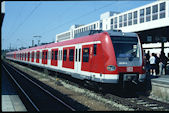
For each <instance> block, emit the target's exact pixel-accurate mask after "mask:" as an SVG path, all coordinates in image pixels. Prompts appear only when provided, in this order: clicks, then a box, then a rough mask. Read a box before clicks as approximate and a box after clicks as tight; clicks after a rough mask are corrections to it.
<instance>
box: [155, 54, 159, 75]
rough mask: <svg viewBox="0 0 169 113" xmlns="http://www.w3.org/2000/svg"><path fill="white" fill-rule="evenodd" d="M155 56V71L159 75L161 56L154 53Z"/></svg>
mask: <svg viewBox="0 0 169 113" xmlns="http://www.w3.org/2000/svg"><path fill="white" fill-rule="evenodd" d="M154 55H155V56H154V57H155V64H156V65H155V72H156V75H159V63H160V58H159V57H158V56H157V54H154Z"/></svg>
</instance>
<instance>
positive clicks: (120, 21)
mask: <svg viewBox="0 0 169 113" xmlns="http://www.w3.org/2000/svg"><path fill="white" fill-rule="evenodd" d="M122 21H123V20H122V16H119V28H120V27H122Z"/></svg>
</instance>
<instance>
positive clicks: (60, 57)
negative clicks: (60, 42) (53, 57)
mask: <svg viewBox="0 0 169 113" xmlns="http://www.w3.org/2000/svg"><path fill="white" fill-rule="evenodd" d="M62 49H63V48H62V47H60V48H59V51H58V67H59V68H60V69H61V68H62V56H63V55H62V54H63V52H62V51H63V50H62Z"/></svg>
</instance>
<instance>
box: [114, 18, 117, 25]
mask: <svg viewBox="0 0 169 113" xmlns="http://www.w3.org/2000/svg"><path fill="white" fill-rule="evenodd" d="M114 28H117V17H115V18H114Z"/></svg>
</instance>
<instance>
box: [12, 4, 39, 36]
mask: <svg viewBox="0 0 169 113" xmlns="http://www.w3.org/2000/svg"><path fill="white" fill-rule="evenodd" d="M41 4H42V2H39V4H38V5H37V6H35V7H34V8H33V10H32V11H31V12H30V13H29V14H28V15H27V16H26V18H25V19H24V21H23V22H22V23H20V24H19V25H18V27H17V28H16V29H15V31H13V32H12V33H11V35H10V36H14V35H15V33H16V32H17V30H18V29H19V28H21V26H23V25H24V23H25V22H26V21H27V20H28V19H29V18H30V17H31V16H32V15H33V13H34V12H35V11H36V10H37V9H38V7H39V6H40V5H41Z"/></svg>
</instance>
